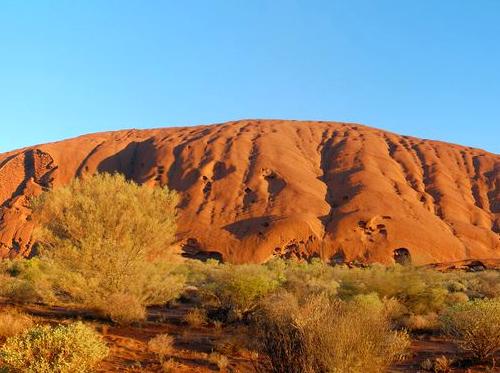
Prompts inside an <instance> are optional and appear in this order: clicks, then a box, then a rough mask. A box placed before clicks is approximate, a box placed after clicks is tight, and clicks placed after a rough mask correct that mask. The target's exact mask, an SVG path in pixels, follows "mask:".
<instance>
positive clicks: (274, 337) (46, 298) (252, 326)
mask: <svg viewBox="0 0 500 373" xmlns="http://www.w3.org/2000/svg"><path fill="white" fill-rule="evenodd" d="M176 204H177V197H176V195H175V193H173V192H170V191H168V190H166V189H154V188H143V187H140V186H138V185H136V184H133V183H130V182H128V181H126V180H125V179H124V178H123V177H122V176H117V175H114V176H111V175H98V176H96V177H93V178H88V179H81V180H75V181H74V182H72V183H71V184H70V185H69V186H67V187H64V188H60V189H57V190H56V191H53V192H50V193H46V194H43V195H42V196H41V197H39V198H37V199H35V200H34V201H33V210H34V216H33V219H34V220H35V222H36V223H37V226H38V227H39V228H38V229H37V231H36V232H35V236H34V237H35V238H36V240H37V242H38V243H37V247H36V250H37V256H36V257H34V258H31V259H16V260H9V261H3V262H1V263H0V296H2V297H3V298H5V300H6V302H10V303H14V304H20V303H39V304H44V305H57V306H63V307H68V308H70V309H76V310H85V311H88V312H90V313H92V315H93V317H94V319H97V320H101V322H112V323H114V324H126V325H130V324H133V325H139V326H140V325H141V323H145V322H148V321H147V319H148V309H147V307H149V306H153V305H154V306H159V307H163V308H165V309H166V308H169V307H171V308H175V307H177V306H178V304H181V303H184V304H187V305H188V307H189V310H188V311H187V312H186V313H185V315H184V316H183V319H182V320H181V322H182V323H183V324H184V325H187V326H189V327H190V328H195V329H196V328H214V329H216V330H217V331H219V332H220V331H221V330H225V328H232V329H231V330H233V331H234V330H239V331H238V332H237V334H238V335H237V337H238V338H239V339H240V340H239V341H238V349H245V350H247V351H249V354H250V356H252V364H253V366H254V368H255V369H256V370H257V371H269V372H276V373H281V372H283V373H284V372H291V373H293V372H305V373H308V372H311V373H312V372H332V373H334V372H381V371H384V370H385V369H387V368H388V367H389V366H391V365H393V364H395V363H397V362H399V361H401V360H403V359H405V358H406V357H407V356H408V352H409V347H410V342H411V338H412V337H414V336H415V335H422V334H426V333H427V334H433V335H442V336H445V337H446V338H449V339H450V340H452V341H454V343H456V346H457V347H458V348H459V349H460V354H457V356H455V357H454V359H453V361H451V360H450V359H448V358H447V357H442V358H441V357H440V358H438V359H436V360H435V361H428V362H424V363H423V364H422V367H421V368H422V369H428V370H434V371H439V370H436V369H441V368H439V367H445V366H451V365H453V363H454V362H460V361H471V362H480V361H483V362H487V363H489V364H494V359H495V356H496V354H498V351H499V349H500V272H498V271H483V272H476V273H469V272H458V271H457V272H447V273H441V272H437V271H433V270H428V269H423V268H415V267H411V266H400V265H395V266H390V267H385V266H381V265H372V266H369V267H367V268H348V267H346V266H343V265H335V266H332V265H329V264H326V263H323V262H321V261H319V260H313V261H311V262H296V261H285V260H281V259H274V260H271V261H269V262H268V263H265V264H261V265H257V264H246V265H232V264H221V263H218V262H216V261H214V260H209V261H207V262H200V261H192V260H184V261H180V260H179V259H178V258H176V257H174V256H173V254H171V252H170V250H168V247H169V246H170V245H171V243H172V242H173V240H174V236H175V217H176V213H175V206H176ZM160 206H162V208H160ZM234 328H241V329H234ZM0 341H1V342H2V343H3V344H2V347H1V349H0V364H2V369H7V370H8V371H13V372H86V371H90V370H92V369H93V368H94V367H95V366H96V365H97V364H98V363H99V361H101V360H102V359H104V358H105V357H106V355H107V354H108V348H107V347H106V345H105V343H104V342H103V340H102V338H101V337H100V336H99V334H98V333H97V332H96V331H95V330H94V329H93V328H92V327H90V326H88V325H86V324H84V323H79V322H78V323H72V324H69V325H55V326H53V325H41V324H40V323H39V322H38V321H37V320H36V319H34V318H33V317H31V316H28V315H26V314H23V313H21V312H19V311H16V310H15V308H13V307H11V308H9V310H8V311H4V312H3V313H2V314H1V315H0ZM147 349H148V350H149V351H150V353H151V354H153V355H154V356H156V358H157V360H158V362H159V365H160V366H161V367H162V368H161V369H163V370H164V371H176V370H178V369H179V364H180V363H179V362H178V361H176V360H175V358H174V357H175V350H176V348H175V338H174V337H173V336H171V335H169V334H168V333H165V332H161V333H158V335H156V336H154V337H153V338H151V339H150V340H149V343H148V344H147ZM213 350H214V351H213V352H212V353H211V354H210V355H207V360H208V361H209V362H211V364H212V365H213V366H214V367H217V369H219V370H221V371H227V370H228V369H230V368H231V361H230V359H228V357H227V356H226V355H228V354H230V353H232V348H231V347H230V346H228V345H227V344H225V346H222V347H220V348H217V346H214V349H213ZM34 356H37V358H35V357H34ZM443 369H444V368H443ZM444 371H446V370H444Z"/></svg>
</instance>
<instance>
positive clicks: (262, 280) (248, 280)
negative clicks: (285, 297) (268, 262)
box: [194, 263, 280, 320]
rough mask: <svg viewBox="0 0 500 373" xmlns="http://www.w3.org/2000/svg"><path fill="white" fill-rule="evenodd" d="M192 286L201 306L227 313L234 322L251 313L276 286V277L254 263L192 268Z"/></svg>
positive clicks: (278, 283)
mask: <svg viewBox="0 0 500 373" xmlns="http://www.w3.org/2000/svg"><path fill="white" fill-rule="evenodd" d="M194 268H195V271H196V270H198V271H202V273H203V276H199V275H197V276H196V281H195V284H196V285H197V286H198V287H199V288H200V289H201V291H202V293H203V297H204V300H205V303H206V304H208V305H209V306H213V307H215V308H219V309H223V310H226V311H228V312H229V319H231V320H238V319H241V318H242V317H244V316H245V315H247V314H248V313H250V312H252V311H253V310H255V308H256V307H257V305H258V303H259V301H260V300H261V299H262V298H263V297H264V296H265V295H267V294H269V293H271V292H273V291H274V290H276V289H277V288H278V286H279V285H280V282H279V279H278V278H277V274H276V273H274V272H273V271H271V270H270V269H268V268H267V267H266V266H263V265H257V264H243V265H232V264H215V265H214V264H210V263H209V264H205V265H202V266H200V265H195V267H194Z"/></svg>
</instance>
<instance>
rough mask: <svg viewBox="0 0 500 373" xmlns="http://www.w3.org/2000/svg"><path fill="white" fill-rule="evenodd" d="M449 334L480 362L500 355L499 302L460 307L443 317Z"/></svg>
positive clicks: (493, 300) (445, 328)
mask: <svg viewBox="0 0 500 373" xmlns="http://www.w3.org/2000/svg"><path fill="white" fill-rule="evenodd" d="M441 319H442V323H443V328H444V331H445V332H446V333H448V334H449V335H450V336H451V337H453V338H454V339H455V340H456V342H457V344H458V346H459V347H460V348H461V349H462V350H463V351H464V352H466V353H470V354H471V355H472V356H473V357H475V358H476V359H478V360H481V361H484V360H487V359H490V358H492V357H493V356H494V355H495V353H496V352H497V351H500V298H496V299H482V300H475V301H472V302H467V303H462V304H458V305H456V306H454V307H451V308H450V309H448V310H447V311H446V312H445V313H444V314H443V315H442V317H441Z"/></svg>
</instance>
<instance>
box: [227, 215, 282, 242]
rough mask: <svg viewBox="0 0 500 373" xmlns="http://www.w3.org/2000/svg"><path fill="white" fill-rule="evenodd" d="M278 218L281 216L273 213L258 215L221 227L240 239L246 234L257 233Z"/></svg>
mask: <svg viewBox="0 0 500 373" xmlns="http://www.w3.org/2000/svg"><path fill="white" fill-rule="evenodd" d="M280 219H282V218H279V217H277V216H273V215H267V216H260V217H255V218H249V219H243V220H239V221H237V222H234V223H231V224H228V225H226V226H224V227H223V229H225V230H226V231H228V232H229V233H231V234H232V235H233V236H235V237H236V238H238V239H240V240H241V239H242V238H244V237H246V236H249V235H254V234H259V232H263V231H265V230H267V229H268V228H269V227H270V226H271V224H272V223H273V222H275V221H277V220H280Z"/></svg>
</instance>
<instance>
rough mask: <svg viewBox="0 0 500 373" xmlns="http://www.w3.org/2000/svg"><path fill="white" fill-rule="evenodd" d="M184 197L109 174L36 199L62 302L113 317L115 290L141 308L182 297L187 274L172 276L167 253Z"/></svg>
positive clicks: (38, 235) (42, 248)
mask: <svg viewBox="0 0 500 373" xmlns="http://www.w3.org/2000/svg"><path fill="white" fill-rule="evenodd" d="M177 200H178V198H177V195H176V194H175V193H174V192H171V191H169V190H167V189H160V188H149V187H142V186H139V185H137V184H134V183H133V182H129V181H127V180H125V178H124V177H123V176H121V175H109V174H100V175H96V176H94V177H88V178H82V179H75V180H74V181H72V182H71V183H70V184H69V185H68V186H66V187H61V188H58V189H54V190H52V191H50V192H47V193H44V194H42V195H41V196H40V197H38V198H37V199H35V200H34V201H33V203H32V207H33V217H34V221H35V223H36V224H37V226H38V228H37V229H36V230H35V234H34V238H35V239H36V241H37V243H38V250H39V252H40V255H41V258H42V259H41V260H42V261H43V265H44V267H45V272H44V273H46V274H48V282H49V283H50V284H51V286H52V293H51V294H52V295H53V296H54V297H55V299H56V301H57V302H65V303H75V304H81V305H83V306H85V307H89V308H94V309H96V310H98V311H101V312H102V313H103V314H109V305H108V303H109V302H108V298H109V297H110V296H112V295H116V294H120V295H123V296H128V297H129V299H134V302H138V303H139V304H140V305H141V306H142V307H144V306H147V305H150V304H161V303H165V302H168V301H170V300H172V299H174V298H175V297H177V296H178V295H179V293H180V291H181V289H182V287H183V284H184V279H183V277H182V276H180V275H176V274H174V273H173V271H174V270H175V266H174V265H173V264H172V262H171V261H170V260H169V259H171V253H170V251H169V250H168V248H169V246H170V245H171V243H172V241H173V240H174V236H175V229H176V224H175V219H176V210H175V206H176V204H177ZM47 298H50V297H48V296H47V294H45V297H44V299H45V300H47ZM51 300H53V299H51ZM136 315H138V313H136Z"/></svg>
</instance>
